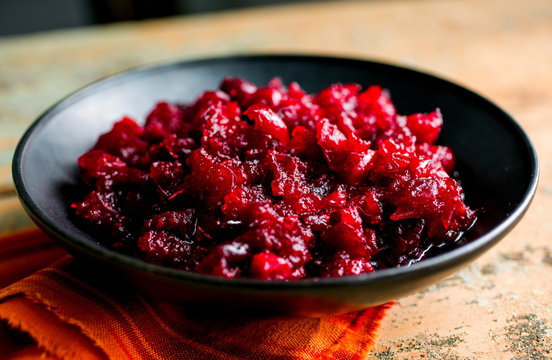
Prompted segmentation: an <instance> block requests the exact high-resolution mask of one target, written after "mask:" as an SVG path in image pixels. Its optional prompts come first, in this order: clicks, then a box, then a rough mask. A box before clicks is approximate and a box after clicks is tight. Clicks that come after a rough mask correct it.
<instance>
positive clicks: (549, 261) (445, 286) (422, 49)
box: [0, 0, 552, 359]
mask: <svg viewBox="0 0 552 360" xmlns="http://www.w3.org/2000/svg"><path fill="white" fill-rule="evenodd" d="M243 53H308V54H326V55H333V56H349V57H356V58H364V59H375V60H381V61H386V62H391V63H394V64H399V65H404V66H409V67H413V68H416V69H419V70H422V71H428V72H431V73H433V74H436V75H440V76H442V77H445V78H447V79H449V80H452V81H455V82H458V83H460V84H462V85H464V86H466V87H468V88H470V89H473V90H475V91H476V92H478V93H480V94H482V95H483V96H486V97H488V98H490V99H491V100H492V101H494V102H495V103H497V104H498V105H499V106H501V107H502V108H504V109H505V110H506V111H507V112H509V113H510V114H511V115H512V116H513V117H514V118H515V119H516V120H517V121H518V122H519V123H520V125H521V126H522V127H523V128H524V129H525V131H526V132H527V133H528V134H529V137H530V138H531V140H532V141H533V143H534V145H535V147H536V149H537V152H538V154H539V160H540V167H541V177H540V182H539V187H538V189H537V194H536V197H535V200H534V202H533V204H532V206H531V208H530V209H529V212H528V213H527V215H526V216H525V217H524V219H523V220H522V221H521V222H520V224H519V225H518V226H517V227H516V228H515V229H514V230H513V231H512V232H511V233H510V234H509V235H508V236H507V237H506V238H505V239H503V240H502V241H501V242H500V243H499V244H498V245H497V246H495V247H494V248H493V249H492V250H491V251H489V252H488V253H487V254H485V255H484V256H483V257H481V258H480V259H478V260H477V261H476V262H474V263H473V264H472V265H471V266H469V267H468V268H465V269H463V270H462V271H460V272H459V273H458V274H456V275H454V276H452V277H450V278H448V279H446V280H444V281H442V282H440V283H438V284H437V285H434V286H432V287H430V288H428V289H426V290H424V291H421V292H419V293H416V294H414V295H411V296H409V297H406V298H403V299H399V301H398V302H397V304H396V305H395V306H394V307H393V308H392V310H391V312H390V314H389V316H388V317H387V318H386V319H385V320H384V322H383V326H382V329H381V331H380V335H379V339H378V344H377V345H376V347H375V348H374V350H373V351H372V358H374V359H413V358H429V359H547V358H552V310H551V307H550V305H551V303H552V287H551V285H550V284H551V283H552V243H551V242H550V241H551V240H552V222H551V221H550V218H551V216H550V215H551V213H552V211H551V209H552V141H551V140H550V139H552V120H551V116H552V66H551V64H552V2H551V1H549V0H534V1H524V2H520V1H499V0H496V1H495V0H491V1H479V0H463V1H460V0H448V1H437V0H416V1H414V0H411V1H406V0H397V1H383V0H381V1H379V0H375V1H369V2H368V1H364V2H363V1H350V2H349V1H336V2H321V3H316V4H315V3H310V4H303V5H288V6H281V7H270V8H259V9H253V10H245V11H235V12H226V13H219V14H211V15H201V16H193V17H177V18H171V19H163V20H153V21H145V22H136V23H122V24H115V25H104V26H99V27H89V28H78V29H72V30H64V31H56V32H49V33H39V34H35V35H25V36H20V37H9V38H0V233H6V232H9V231H12V230H16V229H21V228H24V227H28V226H30V225H31V223H30V221H29V220H28V218H27V217H26V215H25V214H24V212H23V210H22V208H21V206H20V205H19V202H18V201H17V199H16V197H15V191H14V189H13V184H12V180H11V158H12V155H13V150H14V148H15V146H16V144H17V141H18V139H19V138H20V137H21V135H22V134H23V132H24V130H25V129H26V128H27V127H28V126H29V125H30V124H31V123H32V121H33V120H34V119H35V118H36V117H37V116H38V115H39V114H40V113H41V112H43V111H44V110H46V109H47V108H48V107H49V106H50V105H52V104H53V103H54V102H56V101H58V100H60V99H61V98H62V97H64V96H66V95H68V94H69V93H71V92H73V91H75V90H77V89H79V88H80V87H82V86H84V85H86V84H88V83H90V82H92V81H94V80H97V79H99V78H102V77H105V76H107V75H110V74H113V73H117V72H119V71H122V70H125V69H128V68H131V67H136V66H142V65H152V64H156V63H160V62H165V61H174V60H180V59H193V58H200V57H205V56H217V55H231V54H243Z"/></svg>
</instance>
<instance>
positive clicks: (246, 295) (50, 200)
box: [13, 56, 538, 316]
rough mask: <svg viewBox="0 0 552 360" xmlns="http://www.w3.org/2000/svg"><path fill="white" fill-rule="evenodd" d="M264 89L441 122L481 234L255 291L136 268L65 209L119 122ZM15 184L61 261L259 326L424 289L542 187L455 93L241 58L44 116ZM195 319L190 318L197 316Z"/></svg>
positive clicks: (18, 158)
mask: <svg viewBox="0 0 552 360" xmlns="http://www.w3.org/2000/svg"><path fill="white" fill-rule="evenodd" d="M228 75H230V76H239V77H243V78H245V79H247V80H250V81H252V82H255V83H257V84H265V83H266V82H267V81H269V80H270V79H271V78H273V77H275V76H279V77H281V78H282V80H283V81H284V82H285V83H289V82H291V81H297V82H299V84H301V86H302V87H303V88H304V89H305V90H307V91H308V92H315V91H319V90H321V89H322V88H324V87H326V86H328V85H330V84H332V83H335V82H355V83H358V84H360V85H362V86H363V87H366V86H368V85H370V84H379V85H382V86H383V87H385V88H387V89H389V90H390V91H391V96H392V98H393V101H394V103H395V104H396V106H397V109H398V111H399V113H402V114H408V113H415V112H427V111H431V110H433V109H434V108H435V107H439V108H440V109H441V111H442V113H443V115H444V126H443V129H442V134H441V137H440V142H441V143H443V144H447V145H449V146H450V147H452V149H453V151H454V152H455V153H456V156H457V164H458V170H459V171H460V174H461V180H462V184H463V187H464V190H465V193H466V201H467V203H468V204H469V205H470V206H471V207H472V208H478V209H482V211H481V214H480V217H479V220H478V223H477V225H476V226H475V227H474V228H473V229H472V230H471V231H470V232H469V233H467V234H466V236H465V238H464V239H463V240H462V242H460V243H458V244H456V245H457V246H455V247H452V248H448V249H446V251H443V252H441V253H440V254H435V255H433V256H431V257H429V258H427V259H424V260H422V261H421V262H419V263H416V264H413V265H411V266H408V267H400V268H392V269H387V270H381V271H377V272H375V273H370V274H364V275H361V276H356V277H343V278H329V279H307V280H301V281H293V282H284V281H272V282H267V281H259V280H251V279H225V278H218V277H212V276H206V275H200V274H196V273H189V272H184V271H180V270H175V269H170V268H165V267H161V266H156V265H152V264H147V263H144V262H143V261H142V260H140V259H136V258H133V257H130V256H127V255H123V254H120V253H117V252H115V251H113V250H110V249H108V248H106V247H104V246H102V245H100V244H99V242H98V238H97V235H95V234H94V233H91V232H87V231H86V230H85V229H83V228H81V227H79V225H78V224H77V223H76V222H75V221H74V219H73V217H72V215H71V209H70V208H69V205H68V204H69V201H70V200H69V198H70V197H71V196H72V194H71V191H72V190H71V189H74V188H75V187H76V186H77V183H78V179H79V168H78V166H77V161H76V160H77V158H78V157H79V156H80V155H81V154H82V153H84V152H85V151H87V150H88V149H89V148H90V147H91V146H93V144H94V143H95V141H96V139H97V138H98V136H99V135H100V134H101V133H103V132H105V131H108V130H109V129H110V128H111V126H112V124H113V122H114V121H116V120H118V119H120V118H121V117H122V116H123V115H130V116H132V117H134V118H135V119H144V118H145V115H146V114H147V113H148V112H149V111H150V110H151V108H152V107H153V106H154V104H155V103H156V102H157V101H159V100H168V101H175V102H191V101H192V100H194V99H195V98H196V97H197V96H198V95H200V94H201V93H202V92H203V91H204V90H207V89H214V88H217V87H218V85H219V83H220V82H221V79H222V78H223V77H224V76H228ZM13 176H14V181H15V185H16V188H17V191H18V194H19V196H20V198H21V202H22V204H23V206H24V207H25V209H26V210H27V212H28V213H29V215H30V216H31V217H32V219H33V220H34V221H35V222H36V223H37V224H38V225H39V226H40V227H41V228H42V229H43V230H44V231H46V232H47V233H48V234H49V235H50V236H52V237H53V238H54V239H55V240H57V241H58V243H59V244H60V245H61V246H63V247H65V248H66V249H67V250H68V251H69V252H71V253H72V254H74V255H75V256H77V257H78V258H81V259H87V260H92V261H93V263H94V264H97V265H101V266H100V267H107V268H108V269H111V270H114V271H115V272H116V273H118V274H120V275H121V276H122V277H123V278H124V279H126V280H127V281H128V282H129V283H131V284H132V285H133V286H134V287H135V288H137V289H139V290H140V291H142V292H144V293H146V294H149V295H151V296H153V297H156V298H160V299H164V300H169V301H176V302H180V303H194V304H196V305H197V304H202V305H203V306H206V307H211V308H217V309H228V308H237V309H245V310H246V311H248V312H253V311H255V310H258V311H259V312H260V313H261V314H265V315H266V314H287V315H309V316H318V315H327V314H336V313H342V312H346V311H351V310H355V309H360V308H363V307H367V306H372V305H378V304H382V303H385V302H388V301H390V300H394V299H397V298H399V297H402V296H405V295H408V294H410V293H412V292H415V291H417V290H420V289H422V288H424V287H427V286H429V285H431V284H434V283H435V282H437V281H439V280H441V279H443V278H445V277H446V276H448V275H450V274H452V273H454V272H456V271H457V270H458V269H460V268H461V267H463V266H465V265H466V264H468V263H469V262H471V261H473V260H474V259H475V258H477V257H478V256H479V255H481V254H482V253H483V252H485V251H486V250H487V249H489V248H490V247H491V246H493V245H494V244H496V243H497V242H498V241H499V240H500V239H501V238H502V237H503V236H504V235H505V234H507V233H508V232H509V231H510V230H511V229H512V228H513V227H514V225H515V224H516V223H517V222H518V221H519V220H520V219H521V217H522V216H523V214H524V213H525V211H526V210H527V208H528V206H529V203H530V202H531V200H532V198H533V196H534V194H535V189H536V186H537V178H538V165H537V156H536V153H535V150H534V148H533V146H532V145H531V142H530V141H529V139H528V138H527V136H526V134H525V133H524V132H523V130H522V129H521V128H520V127H519V125H518V124H517V123H516V122H515V121H514V120H513V119H512V118H511V117H510V116H508V115H507V114H506V113H505V112H504V111H502V110H501V109H499V108H498V107H497V106H495V105H494V104H492V103H491V102H489V101H488V100H486V99H484V98H483V97H481V96H479V95H477V94H475V93H473V92H471V91H469V90H466V89H465V88H463V87H460V86H458V85H455V84H453V83H450V82H448V81H445V80H442V79H440V78H437V77H434V76H431V75H428V74H424V73H420V72H417V71H413V70H409V69H404V68H400V67H396V66H391V65H386V64H381V63H376V62H369V61H360V60H350V59H339V58H328V57H315V56H245V57H230V58H219V59H208V60H199V61H191V62H179V63H174V64H168V65H163V66H156V67H152V68H146V69H139V70H132V71H129V72H126V73H123V74H120V75H117V76H114V77H111V78H108V79H105V80H102V81H100V82H97V83H95V84H93V85H91V86H88V87H86V88H84V89H82V90H80V91H78V92H76V93H75V94H73V95H71V96H69V97H68V98H66V99H64V100H62V101H61V102H60V103H58V104H56V105H54V106H53V107H52V108H51V109H49V110H48V111H47V112H46V113H45V114H43V115H42V116H41V117H40V118H39V119H38V120H37V121H36V122H35V123H34V124H33V125H32V126H31V127H30V129H29V130H28V131H27V132H26V133H25V135H24V136H23V138H22V139H21V142H20V143H19V145H18V147H17V150H16V153H15V157H14V161H13ZM194 307H195V306H194Z"/></svg>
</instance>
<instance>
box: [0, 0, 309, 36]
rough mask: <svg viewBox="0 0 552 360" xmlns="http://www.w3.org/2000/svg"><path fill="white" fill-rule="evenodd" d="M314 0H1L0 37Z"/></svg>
mask: <svg viewBox="0 0 552 360" xmlns="http://www.w3.org/2000/svg"><path fill="white" fill-rule="evenodd" d="M305 1H314V0H0V36H6V35H16V34H24V33H31V32H36V31H44V30H52V29H60V28H68V27H75V26H86V25H93V24H102V23H110V22H115V21H128V20H141V19H147V18H158V17H164V16H172V15H184V14H197V13H206V12H213V11H221V10H227V9H236V8H245V7H254V6H265V5H274V4H284V3H291V2H305Z"/></svg>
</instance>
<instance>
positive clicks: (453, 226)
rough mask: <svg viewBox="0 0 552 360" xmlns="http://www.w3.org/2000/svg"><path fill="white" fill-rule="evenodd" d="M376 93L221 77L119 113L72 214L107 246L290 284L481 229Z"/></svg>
mask: <svg viewBox="0 0 552 360" xmlns="http://www.w3.org/2000/svg"><path fill="white" fill-rule="evenodd" d="M442 122H443V119H442V116H441V113H440V111H439V109H436V110H434V111H432V112H430V113H417V114H412V115H407V116H403V115H399V114H397V112H396V109H395V106H394V105H393V103H392V102H391V98H390V94H389V93H388V92H387V91H385V90H382V88H381V87H380V86H377V85H374V86H370V87H368V88H367V89H361V88H360V86H358V85H356V84H333V85H331V86H329V87H327V88H326V89H324V90H322V91H320V92H319V93H317V94H308V93H306V92H305V91H303V90H302V89H301V87H300V86H299V85H298V84H297V83H291V84H290V85H289V86H287V87H285V86H284V85H283V84H282V82H281V81H280V80H279V79H274V80H272V81H271V82H269V84H268V85H267V86H265V87H257V86H256V85H254V84H252V83H250V82H248V81H245V80H243V79H239V78H225V79H224V80H223V81H222V84H221V86H220V89H219V90H216V91H206V92H205V93H203V95H202V96H201V97H200V98H198V99H197V100H196V101H195V102H194V103H192V104H186V105H182V104H173V103H167V102H160V103H158V104H157V105H156V106H155V108H154V109H153V111H152V112H151V113H150V114H149V115H148V116H147V119H146V121H145V124H144V126H140V125H138V124H137V123H136V122H135V121H134V120H133V119H130V118H128V117H125V118H123V119H121V120H120V121H118V122H117V123H115V125H114V126H113V128H112V130H111V131H109V132H108V133H106V134H103V135H102V136H100V138H99V139H98V141H97V143H96V145H95V146H94V147H93V148H92V149H91V150H90V151H89V152H87V153H85V154H84V155H82V156H81V157H80V158H79V160H78V163H79V165H80V167H81V168H82V171H83V172H82V180H83V187H84V188H85V194H86V195H84V196H83V198H81V199H80V200H79V201H76V202H74V203H73V204H72V207H73V208H74V211H75V213H76V215H77V216H78V217H79V218H81V219H82V221H83V222H84V223H85V224H86V226H89V227H91V228H93V229H94V231H97V232H99V233H100V234H101V235H102V236H99V238H101V239H104V240H103V241H104V245H106V246H109V247H111V248H114V249H116V250H117V251H120V252H124V253H127V254H131V255H134V256H137V257H140V258H143V259H144V260H145V261H147V262H151V263H155V264H160V265H164V266H169V267H174V268H178V269H183V270H186V271H194V272H199V273H203V274H211V275H217V276H224V277H228V278H233V277H248V278H256V279H266V280H291V279H301V278H305V277H339V276H345V275H358V274H361V273H365V272H371V271H374V270H377V269H382V268H388V267H395V266H400V265H406V264H409V263H411V262H413V261H418V260H420V259H421V258H422V257H423V255H424V253H425V252H426V251H427V249H429V248H430V247H432V246H436V245H442V244H447V243H453V242H454V241H456V240H457V239H458V238H459V237H460V236H461V235H462V233H463V232H464V231H466V230H467V229H468V228H469V227H470V226H471V225H472V224H473V223H474V221H475V219H476V215H475V212H474V211H473V210H471V209H470V208H469V207H467V206H466V205H465V204H464V201H463V195H462V189H461V187H460V186H459V184H458V183H457V181H456V180H454V179H453V178H452V177H451V176H450V174H452V172H453V169H454V165H455V159H454V155H453V153H452V151H451V149H449V148H448V147H446V146H440V145H436V144H435V143H436V140H437V138H438V136H439V133H440V129H441V125H442Z"/></svg>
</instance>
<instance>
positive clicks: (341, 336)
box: [0, 230, 390, 360]
mask: <svg viewBox="0 0 552 360" xmlns="http://www.w3.org/2000/svg"><path fill="white" fill-rule="evenodd" d="M54 261H55V262H54ZM52 262H54V263H53V264H52ZM86 266H90V265H84V264H81V263H79V262H76V261H75V260H74V259H73V258H72V257H71V256H70V255H67V254H66V253H65V252H64V251H63V250H61V249H59V248H58V247H57V246H56V245H55V244H54V243H52V242H51V241H50V240H49V239H48V238H47V237H46V236H45V235H44V234H43V233H41V232H40V231H39V230H30V231H26V232H24V233H20V234H17V235H10V236H4V237H0V286H2V289H1V290H0V359H19V360H23V359H39V358H40V359H83V360H84V359H168V360H170V359H200V360H201V359H222V360H230V359H235V360H238V359H347V360H350V359H364V358H365V357H366V356H367V354H368V352H369V349H370V347H371V345H372V344H373V342H374V338H375V332H376V331H377V329H378V327H379V322H380V320H381V319H382V317H383V316H384V314H385V312H386V309H388V308H389V306H390V304H386V305H382V306H377V307H373V308H368V309H365V310H361V311H357V312H353V313H348V314H344V315H339V316H331V317H325V318H319V319H312V318H306V319H221V318H220V317H219V318H205V317H197V318H196V317H194V316H192V315H190V314H189V313H187V312H186V311H185V309H184V308H183V307H181V306H178V305H175V304H167V303H162V302H158V301H155V300H152V299H150V298H147V297H144V296H142V295H139V294H136V293H133V292H132V290H130V289H129V288H126V287H125V286H121V284H114V283H112V282H110V281H107V280H106V279H105V278H103V279H102V278H98V276H94V275H91V274H93V271H90V270H91V269H90V268H86ZM38 269H40V270H38ZM37 270H38V271H37ZM26 275H28V276H26ZM25 276H26V277H25Z"/></svg>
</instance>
